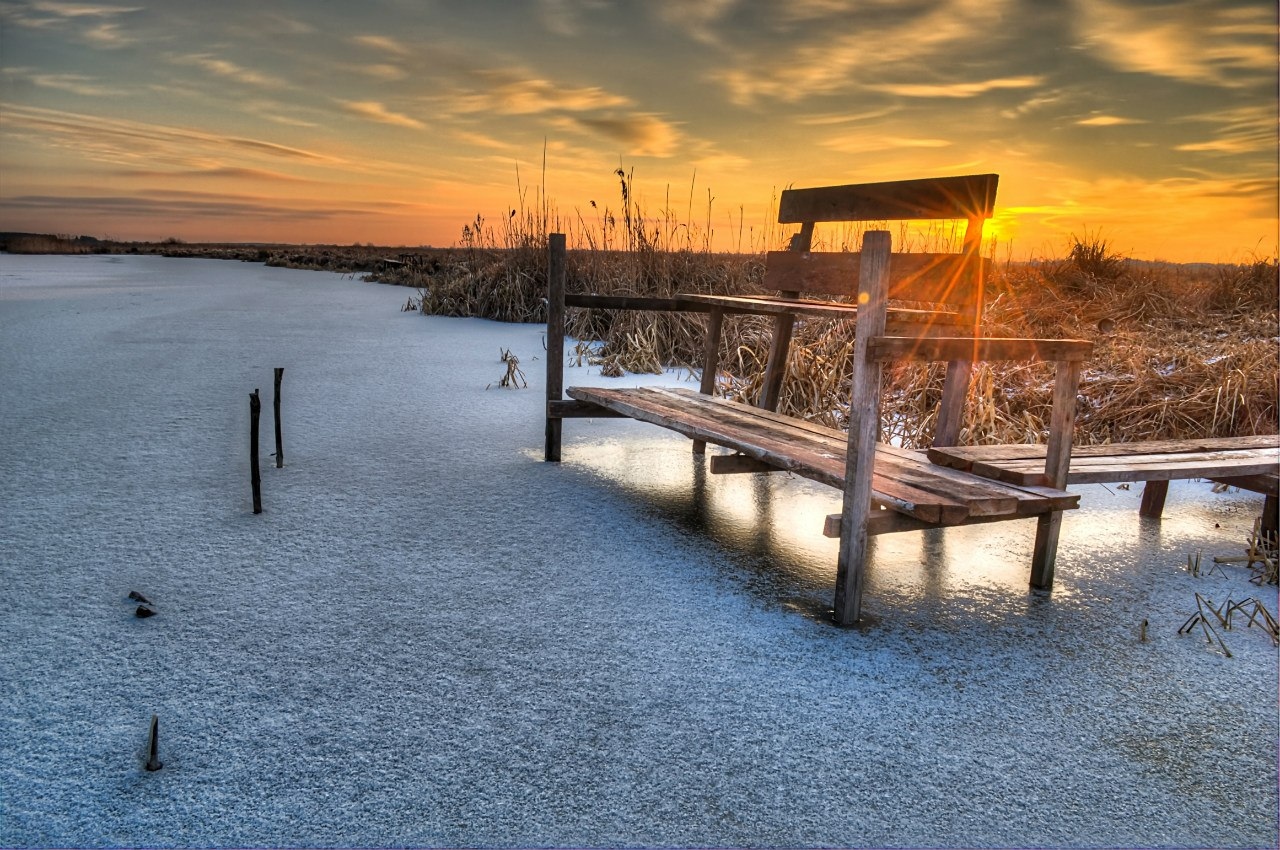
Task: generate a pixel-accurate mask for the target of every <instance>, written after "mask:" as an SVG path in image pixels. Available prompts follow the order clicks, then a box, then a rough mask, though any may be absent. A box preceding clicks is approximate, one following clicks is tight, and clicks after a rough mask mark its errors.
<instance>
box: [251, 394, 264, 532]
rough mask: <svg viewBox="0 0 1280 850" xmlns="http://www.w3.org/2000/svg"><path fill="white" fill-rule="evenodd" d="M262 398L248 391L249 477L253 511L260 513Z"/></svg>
mask: <svg viewBox="0 0 1280 850" xmlns="http://www.w3.org/2000/svg"><path fill="white" fill-rule="evenodd" d="M261 414H262V400H261V399H259V398H258V391H257V390H256V389H255V390H254V391H253V392H251V393H249V479H250V481H251V482H252V483H253V512H254V513H255V514H260V513H262V473H261V472H260V471H259V469H258V418H259V416H260V415H261Z"/></svg>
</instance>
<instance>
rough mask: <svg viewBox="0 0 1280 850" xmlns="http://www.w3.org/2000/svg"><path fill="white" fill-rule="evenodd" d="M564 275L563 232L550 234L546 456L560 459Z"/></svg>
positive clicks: (562, 394)
mask: <svg viewBox="0 0 1280 850" xmlns="http://www.w3.org/2000/svg"><path fill="white" fill-rule="evenodd" d="M564 278H565V241H564V234H563V233H551V234H548V235H547V428H546V445H545V446H544V449H543V459H544V460H549V461H559V460H560V442H561V433H562V429H563V425H564V420H563V419H561V418H560V417H559V416H555V415H552V412H551V402H553V401H560V400H562V399H563V398H564Z"/></svg>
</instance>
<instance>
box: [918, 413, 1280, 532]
mask: <svg viewBox="0 0 1280 850" xmlns="http://www.w3.org/2000/svg"><path fill="white" fill-rule="evenodd" d="M928 454H929V459H930V460H932V461H933V462H934V463H937V464H941V465H944V466H949V467H951V468H953V469H958V470H963V471H965V472H972V473H974V474H975V475H981V476H983V477H986V478H991V479H993V480H996V481H1005V482H1009V483H1012V484H1018V483H1028V482H1032V481H1035V480H1037V477H1038V475H1039V466H1040V464H1042V463H1043V461H1044V446H950V447H943V446H935V447H933V448H931V449H930V450H929V452H928ZM1071 455H1072V456H1071V465H1070V468H1069V469H1068V470H1067V483H1068V484H1110V483H1115V482H1126V481H1145V482H1147V485H1146V487H1145V488H1144V489H1143V492H1142V504H1141V506H1140V507H1139V513H1141V515H1142V516H1145V517H1152V518H1158V517H1159V516H1160V514H1161V513H1162V512H1163V511H1164V500H1165V495H1166V494H1167V493H1168V491H1169V482H1170V481H1171V480H1175V479H1188V478H1207V479H1209V480H1210V481H1216V482H1219V483H1221V484H1228V485H1231V486H1234V487H1239V488H1241V489H1242V490H1250V491H1253V492H1255V493H1261V494H1263V495H1264V496H1265V497H1266V498H1265V501H1264V504H1263V510H1262V518H1263V527H1264V528H1265V529H1267V530H1275V528H1276V524H1277V520H1276V514H1277V506H1278V504H1280V503H1278V500H1277V495H1278V494H1280V435H1276V434H1269V435H1263V436H1256V437H1209V438H1204V439H1199V440H1152V441H1149V442H1142V443H1111V444H1109V445H1105V446H1077V447H1076V448H1074V449H1073V450H1072V453H1071Z"/></svg>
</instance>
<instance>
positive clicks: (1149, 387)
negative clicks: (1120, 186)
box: [374, 171, 1280, 447]
mask: <svg viewBox="0 0 1280 850" xmlns="http://www.w3.org/2000/svg"><path fill="white" fill-rule="evenodd" d="M619 173H620V178H621V182H622V186H623V193H622V194H623V202H624V204H625V205H626V206H625V210H626V212H625V213H622V212H620V213H613V212H610V211H607V210H606V211H601V212H598V214H597V217H596V219H595V220H594V221H588V220H587V219H586V218H584V217H583V216H582V215H581V213H578V214H576V215H575V216H561V215H560V214H559V213H557V212H555V211H554V210H550V209H548V206H547V205H546V204H545V203H539V204H535V205H534V206H533V207H532V209H527V208H525V207H524V206H523V205H522V206H521V207H520V208H519V209H513V210H511V214H510V216H509V217H508V220H507V221H505V222H503V223H502V226H501V227H500V228H497V229H495V228H492V227H491V226H489V225H488V224H487V223H486V222H485V221H484V220H483V219H481V218H479V217H477V219H476V221H475V222H473V223H471V224H469V225H468V226H467V227H466V228H464V230H463V239H462V242H461V244H460V246H459V247H458V248H455V249H453V250H451V251H448V252H436V254H435V255H434V256H433V257H432V258H431V259H430V260H429V261H425V260H424V261H423V262H421V263H409V264H405V265H404V266H401V267H397V268H394V269H382V270H380V271H378V272H377V273H375V275H374V276H375V278H377V279H381V280H387V281H388V282H397V283H401V284H406V285H411V286H416V287H418V288H419V295H420V300H419V306H420V309H421V310H422V311H423V312H424V313H429V314H439V315H451V316H482V317H487V318H493V319H498V320H502V321H516V322H541V321H545V317H546V313H545V301H544V298H545V293H546V253H545V246H546V236H545V234H546V233H548V232H553V231H558V232H566V233H567V234H568V237H569V243H570V245H571V246H574V249H573V250H571V251H570V252H569V256H568V261H567V282H566V286H567V291H569V292H583V293H585V292H594V293H600V294H609V295H624V294H625V295H646V296H659V297H664V296H671V295H674V294H675V293H677V292H707V293H738V292H751V291H759V289H760V288H761V281H762V278H763V270H764V251H765V250H767V249H776V248H779V247H782V245H784V244H785V241H786V238H787V236H788V235H789V234H787V233H786V232H783V231H782V229H780V228H779V229H778V230H776V231H771V232H768V233H766V232H765V231H764V230H763V229H762V230H761V232H760V233H759V234H757V233H756V232H755V231H754V230H753V231H752V235H751V247H752V248H753V249H755V250H752V251H750V252H740V253H720V252H715V251H712V250H710V248H709V245H710V240H709V238H708V235H709V228H710V222H709V217H708V224H706V225H699V224H691V223H687V222H686V223H683V224H682V223H677V222H675V221H674V218H673V217H672V216H671V214H670V213H669V212H668V211H667V210H666V209H664V211H663V212H662V213H661V214H659V215H657V216H646V215H643V214H641V210H640V208H639V206H638V205H636V204H635V203H634V201H633V199H632V197H631V193H630V184H629V175H623V174H621V171H620V172H619ZM739 221H740V219H739ZM860 239H861V231H860V230H859V231H858V232H854V231H853V230H851V229H848V228H845V229H843V230H838V231H835V232H832V233H828V234H826V235H825V237H824V241H825V244H823V246H822V247H824V248H826V249H828V250H830V249H837V250H838V249H840V248H846V247H847V248H855V247H856V246H857V245H858V244H859V242H860ZM957 239H958V234H957V233H955V232H948V231H945V230H943V231H939V230H934V231H931V232H926V233H924V234H908V233H906V232H902V233H899V234H898V235H897V236H896V238H895V242H896V243H897V244H904V243H906V244H907V245H908V247H909V248H912V249H914V250H946V249H947V248H948V247H951V246H954V244H955V242H956V240H957ZM991 266H992V269H993V272H992V274H991V275H990V276H989V280H988V293H987V295H988V298H987V305H986V313H985V318H984V332H985V333H987V334H990V335H994V336H1030V337H1047V338H1078V339H1089V340H1092V341H1093V342H1094V343H1095V351H1094V355H1093V357H1092V358H1091V359H1090V361H1089V362H1088V363H1087V368H1086V370H1085V373H1084V376H1083V380H1082V385H1081V393H1080V399H1079V409H1078V426H1077V434H1076V438H1077V441H1078V442H1080V443H1085V444H1088V443H1106V442H1119V441H1128V440H1151V439H1177V438H1195V437H1210V436H1241V435H1249V434H1261V433H1274V432H1275V431H1276V430H1277V411H1278V409H1280V408H1278V405H1277V395H1278V381H1277V374H1278V373H1280V363H1278V362H1277V348H1278V346H1277V342H1280V337H1278V336H1277V333H1278V331H1277V321H1278V319H1277V301H1278V298H1277V265H1276V261H1275V259H1266V260H1257V261H1254V262H1251V263H1244V264H1238V265H1203V266H1182V265H1173V264H1158V263H1146V262H1139V261H1134V260H1130V259H1127V258H1124V257H1121V256H1118V255H1115V254H1113V253H1112V252H1111V251H1110V250H1109V247H1108V245H1107V243H1106V242H1105V241H1103V240H1101V239H1097V238H1091V237H1086V238H1084V239H1075V240H1074V244H1073V245H1072V246H1071V247H1070V249H1069V250H1068V251H1067V253H1066V256H1064V257H1062V258H1059V259H1050V260H1042V261H1037V262H1031V263H1003V264H1002V263H994V262H993V263H992V264H991ZM704 327H705V318H703V317H702V316H701V315H699V314H695V313H657V312H655V313H641V312H636V311H609V310H592V311H585V310H570V311H569V316H568V322H567V330H568V333H569V334H570V335H571V336H573V337H575V338H577V339H579V340H582V341H583V342H584V345H583V346H580V347H579V349H578V351H577V352H576V353H575V354H574V355H573V357H575V358H576V360H577V362H582V361H583V360H584V359H585V360H589V361H590V362H592V363H594V364H597V365H599V366H601V368H602V369H603V370H604V373H605V374H609V375H620V374H623V373H625V372H658V371H661V370H662V369H665V368H670V367H678V368H685V369H688V370H690V371H693V372H696V371H698V370H699V369H700V364H701V362H702V357H703V353H702V345H703V342H702V340H703V329H704ZM770 331H771V324H770V322H769V321H768V320H766V319H764V318H760V317H732V316H731V317H727V318H726V322H725V332H724V336H723V339H722V350H721V371H720V373H719V374H718V375H717V392H718V393H720V394H723V395H726V396H729V397H732V398H739V399H742V400H746V401H751V400H754V399H755V398H756V395H757V393H758V392H759V389H760V386H761V383H762V379H763V368H764V363H765V360H766V357H767V353H768V344H769V336H770ZM586 343H590V345H587V344H586ZM852 351H853V329H852V328H850V327H848V326H847V325H843V324H841V323H833V322H826V321H801V322H798V323H797V326H796V329H795V334H794V338H793V347H792V356H791V359H790V362H789V364H788V369H787V376H786V379H785V381H784V384H783V389H782V393H781V398H780V403H779V409H780V410H781V411H782V412H784V413H787V414H789V415H792V416H799V417H802V418H805V419H809V420H812V421H815V422H820V423H822V424H825V425H829V426H832V427H837V428H842V427H844V426H845V421H846V418H847V414H848V398H847V393H848V386H849V380H850V376H851V374H852V363H851V356H852ZM943 376H944V369H943V367H942V364H897V365H895V366H893V367H892V368H891V369H890V370H889V371H888V372H887V375H886V381H885V395H884V408H883V409H884V414H885V415H884V426H883V428H884V434H883V436H884V438H885V439H887V440H892V441H894V442H897V443H899V444H901V445H904V446H908V447H911V446H923V445H927V444H928V443H929V441H930V440H931V438H932V432H933V426H934V422H935V418H936V407H937V403H938V401H939V399H940V398H941V394H942V382H943ZM1051 396H1052V374H1051V367H1049V366H1047V365H1045V364H1020V363H980V364H977V365H976V366H975V369H974V375H973V381H972V384H971V387H970V391H969V399H968V403H967V404H966V408H965V410H966V413H965V420H964V425H963V429H962V433H961V438H962V440H963V441H965V442H967V443H970V444H984V443H1022V442H1026V443H1034V442H1042V441H1043V440H1044V439H1045V438H1046V436H1047V433H1048V420H1049V413H1050V408H1051Z"/></svg>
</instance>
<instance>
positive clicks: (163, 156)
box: [0, 103, 343, 169]
mask: <svg viewBox="0 0 1280 850" xmlns="http://www.w3.org/2000/svg"><path fill="white" fill-rule="evenodd" d="M0 112H2V113H3V115H4V121H3V123H0V134H3V136H7V137H10V138H13V139H25V140H27V141H30V142H32V143H36V144H41V145H55V146H58V147H62V148H67V149H71V150H74V151H76V153H77V155H78V156H80V157H84V158H88V159H91V160H96V161H99V162H108V163H115V164H117V165H127V166H132V167H137V166H138V165H140V164H143V163H146V164H150V165H156V164H160V165H166V166H170V167H174V168H192V169H205V168H208V167H210V162H211V161H212V162H219V161H221V160H223V159H225V158H232V159H237V158H241V161H243V160H242V157H243V156H245V155H252V156H257V157H262V158H263V159H264V160H265V161H274V162H276V163H280V162H293V163H300V164H302V163H305V164H311V165H341V164H342V163H343V160H341V159H339V158H338V157H333V156H328V155H326V154H321V153H318V152H315V151H309V150H304V149H302V148H296V147H290V146H288V145H281V144H277V143H275V142H269V141H264V140H262V139H251V138H245V137H241V136H228V135H218V134H216V133H208V132H203V131H200V130H192V129H187V128H183V127H174V126H170V125H162V124H148V123H143V122H137V121H127V120H124V119H119V118H102V117H99V116H95V115H85V114H80V113H74V112H64V111H61V110H55V109H42V108H37V107H30V106H22V105H19V104H14V103H0Z"/></svg>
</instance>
